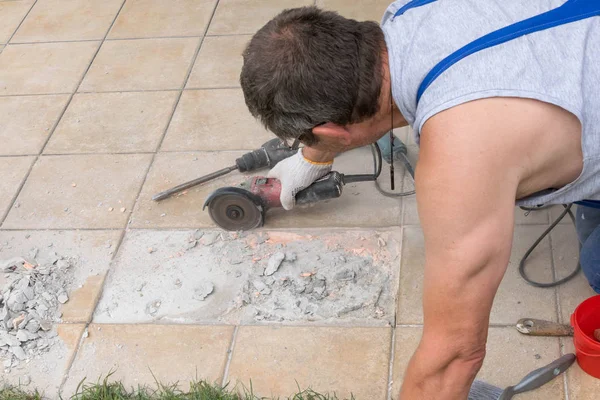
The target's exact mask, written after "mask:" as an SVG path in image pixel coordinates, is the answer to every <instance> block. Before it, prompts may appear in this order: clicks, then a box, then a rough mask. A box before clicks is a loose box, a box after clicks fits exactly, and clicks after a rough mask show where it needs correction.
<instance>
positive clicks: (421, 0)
mask: <svg viewBox="0 0 600 400" xmlns="http://www.w3.org/2000/svg"><path fill="white" fill-rule="evenodd" d="M434 1H437V0H412V1H409V2H408V3H406V4H405V5H404V6H402V7H400V9H399V10H398V11H396V14H394V18H396V17H397V16H399V15H402V14H404V13H405V12H407V11H408V10H410V9H411V8H417V7H421V6H424V5H427V4H429V3H433V2H434ZM392 19H393V18H392Z"/></svg>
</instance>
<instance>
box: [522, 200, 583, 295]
mask: <svg viewBox="0 0 600 400" xmlns="http://www.w3.org/2000/svg"><path fill="white" fill-rule="evenodd" d="M563 207H564V208H565V209H564V211H563V212H562V213H561V214H560V215H559V216H558V218H556V221H554V222H553V223H552V224H551V225H550V226H549V227H548V229H546V230H545V231H544V233H542V234H541V236H540V237H539V238H537V240H536V241H535V242H534V243H533V245H532V246H531V247H530V248H529V249H528V250H527V251H526V252H525V255H524V256H523V258H522V259H521V261H520V262H519V274H521V277H522V278H523V279H524V280H525V282H527V283H529V284H530V285H531V286H535V287H539V288H552V287H555V286H558V285H562V284H563V283H565V282H568V281H570V280H571V279H573V278H575V276H576V275H577V274H578V273H579V272H580V271H581V264H580V263H579V261H578V262H577V266H576V267H575V270H574V271H573V272H572V273H571V274H569V275H568V276H567V277H565V278H562V279H560V280H558V281H554V282H550V283H542V282H536V281H534V280H533V279H531V278H529V277H528V276H527V273H526V272H525V262H526V261H527V258H528V257H529V256H530V255H531V253H532V252H533V250H535V248H536V247H537V246H538V245H539V244H540V243H541V242H542V240H544V238H545V237H546V236H548V234H549V233H550V232H551V231H552V230H553V229H554V228H555V227H556V225H558V224H559V223H560V221H562V219H563V218H564V217H565V216H566V215H567V214H568V215H569V217H570V218H571V221H572V222H573V224H575V216H574V215H573V212H572V211H571V208H572V207H573V204H568V205H567V204H563ZM521 208H522V209H524V210H526V211H533V210H535V209H530V208H524V207H521ZM579 247H580V250H581V245H580V246H579Z"/></svg>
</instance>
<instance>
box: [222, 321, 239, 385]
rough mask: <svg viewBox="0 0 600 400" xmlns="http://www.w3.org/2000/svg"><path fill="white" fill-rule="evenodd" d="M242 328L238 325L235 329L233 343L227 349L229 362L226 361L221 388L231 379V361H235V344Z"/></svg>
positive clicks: (232, 336) (232, 337)
mask: <svg viewBox="0 0 600 400" xmlns="http://www.w3.org/2000/svg"><path fill="white" fill-rule="evenodd" d="M239 330H240V326H239V325H236V326H235V328H234V329H233V335H231V343H230V344H229V348H228V349H227V360H226V361H225V368H224V369H223V379H222V380H221V387H225V385H227V383H228V382H227V379H228V378H229V367H230V366H231V360H232V359H233V351H234V350H235V343H236V341H237V335H238V331H239Z"/></svg>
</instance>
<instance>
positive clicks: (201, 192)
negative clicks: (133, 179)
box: [131, 152, 264, 228]
mask: <svg viewBox="0 0 600 400" xmlns="http://www.w3.org/2000/svg"><path fill="white" fill-rule="evenodd" d="M242 154H243V153H241V152H215V153H158V154H157V155H156V158H155V160H154V163H153V164H152V168H151V169H150V172H149V173H148V177H147V178H146V182H145V184H144V187H143V188H142V192H141V193H140V198H139V201H138V203H137V205H136V208H135V210H134V212H133V215H132V222H131V226H132V227H136V228H149V227H152V228H155V227H161V228H199V227H212V226H214V224H213V222H212V221H211V219H210V217H209V215H208V212H206V211H202V205H203V204H204V201H205V199H206V198H207V197H208V195H209V194H210V193H212V192H213V191H214V190H216V189H217V188H220V187H222V186H235V185H237V184H239V183H241V182H243V181H244V180H246V179H247V178H248V176H244V175H242V174H240V173H238V172H232V173H230V174H229V175H227V176H225V177H222V178H218V179H216V180H214V181H212V182H209V183H206V184H204V185H201V186H196V187H194V188H192V189H189V190H187V192H185V194H183V195H179V196H175V197H172V198H170V199H166V200H163V201H161V202H158V203H157V202H154V201H152V196H153V195H155V194H156V193H158V192H161V191H163V190H166V189H169V188H171V187H173V186H176V185H179V184H180V183H183V182H187V181H190V180H192V179H196V178H199V177H200V176H203V175H206V174H208V173H210V172H213V171H216V170H218V169H221V168H225V167H228V166H230V165H233V164H235V159H236V158H237V157H240V156H241V155H242ZM262 172H264V171H262Z"/></svg>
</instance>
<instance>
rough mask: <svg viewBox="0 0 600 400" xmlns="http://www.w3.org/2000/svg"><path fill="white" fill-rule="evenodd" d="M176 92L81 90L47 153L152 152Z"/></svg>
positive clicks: (62, 120) (51, 141)
mask: <svg viewBox="0 0 600 400" xmlns="http://www.w3.org/2000/svg"><path fill="white" fill-rule="evenodd" d="M177 95H178V93H177V92H136V93H78V94H76V95H75V96H74V97H73V100H72V101H71V104H70V105H69V108H68V109H67V111H66V112H65V114H64V115H63V117H62V118H61V121H60V124H59V125H58V127H57V128H56V131H55V132H54V135H52V139H51V140H50V142H49V143H48V146H47V147H46V149H45V153H49V154H53V153H54V154H56V153H121V152H152V151H155V150H156V148H157V147H158V143H159V141H160V138H161V137H162V135H163V133H164V131H165V129H166V127H167V123H168V121H169V118H170V116H171V114H172V112H173V106H174V104H175V99H176V98H177Z"/></svg>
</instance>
